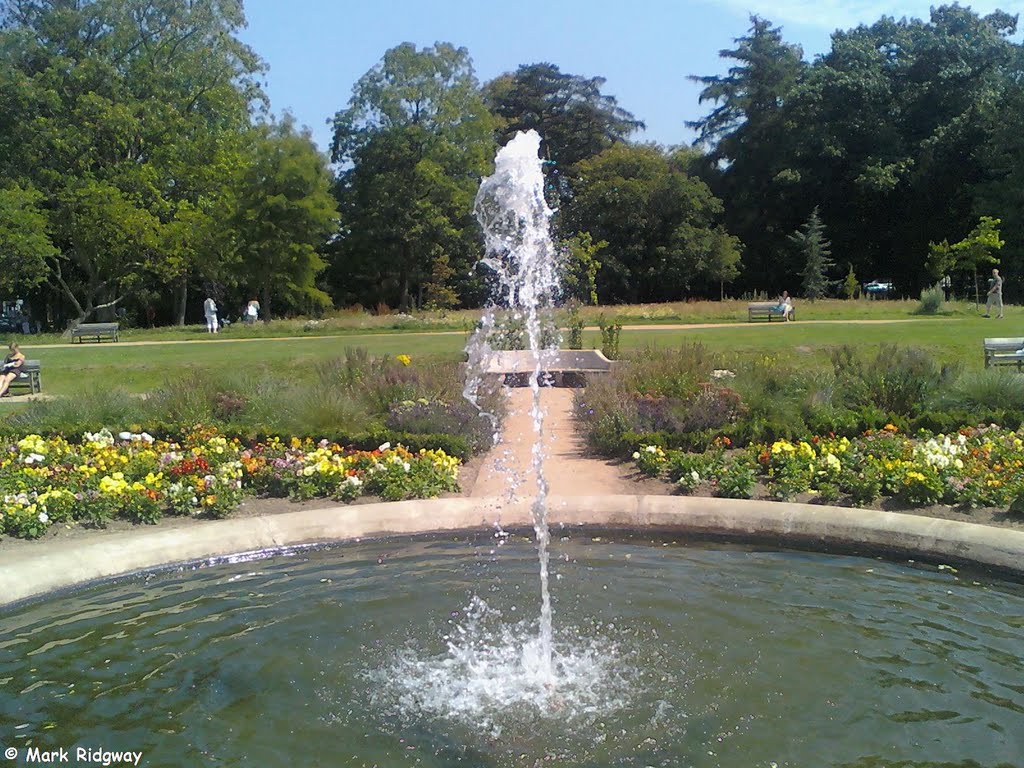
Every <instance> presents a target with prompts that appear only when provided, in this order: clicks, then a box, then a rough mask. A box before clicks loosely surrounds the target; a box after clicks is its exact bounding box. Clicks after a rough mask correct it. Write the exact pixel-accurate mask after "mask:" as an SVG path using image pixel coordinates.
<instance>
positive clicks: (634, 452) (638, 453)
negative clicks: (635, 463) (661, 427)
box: [633, 451, 640, 459]
mask: <svg viewBox="0 0 1024 768" xmlns="http://www.w3.org/2000/svg"><path fill="white" fill-rule="evenodd" d="M633 458H634V459H639V458H640V451H633Z"/></svg>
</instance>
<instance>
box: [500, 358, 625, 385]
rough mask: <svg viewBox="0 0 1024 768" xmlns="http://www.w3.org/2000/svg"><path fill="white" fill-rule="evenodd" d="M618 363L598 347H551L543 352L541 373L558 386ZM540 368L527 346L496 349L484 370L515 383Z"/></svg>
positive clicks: (581, 379) (612, 366)
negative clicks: (525, 347)
mask: <svg viewBox="0 0 1024 768" xmlns="http://www.w3.org/2000/svg"><path fill="white" fill-rule="evenodd" d="M614 367H615V361H614V360H609V359H608V358H607V357H605V356H604V354H603V353H602V352H601V350H599V349H548V350H543V351H542V352H541V353H540V369H541V375H542V376H544V377H545V378H547V377H550V379H551V380H552V381H553V383H554V384H555V386H562V385H563V384H564V383H565V377H566V374H568V375H569V377H570V380H572V379H576V380H579V381H581V382H585V381H586V376H587V375H589V374H595V373H597V374H600V373H608V371H610V370H612V368H614ZM536 368H537V363H536V360H535V359H534V356H533V352H531V351H530V350H528V349H507V350H500V351H497V352H494V353H493V354H492V355H491V356H490V358H488V360H487V363H486V365H485V366H484V369H483V372H484V373H485V374H492V375H497V376H503V377H504V379H505V383H516V382H519V381H522V380H523V379H526V378H528V377H529V375H530V374H532V373H533V372H534V371H535V370H536Z"/></svg>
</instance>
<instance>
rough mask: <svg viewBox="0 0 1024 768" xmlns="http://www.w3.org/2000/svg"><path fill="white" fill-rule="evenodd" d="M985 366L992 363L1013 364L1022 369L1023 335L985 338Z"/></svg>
mask: <svg viewBox="0 0 1024 768" xmlns="http://www.w3.org/2000/svg"><path fill="white" fill-rule="evenodd" d="M983 348H984V350H985V367H986V368H991V367H992V366H994V365H1015V366H1017V370H1018V371H1020V370H1024V337H1019V338H1007V337H1000V338H992V339H985V342H984V344H983Z"/></svg>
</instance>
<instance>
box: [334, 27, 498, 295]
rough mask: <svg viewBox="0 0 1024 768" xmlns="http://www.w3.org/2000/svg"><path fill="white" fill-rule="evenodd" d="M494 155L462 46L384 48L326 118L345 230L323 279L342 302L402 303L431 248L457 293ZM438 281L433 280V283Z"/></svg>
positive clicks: (417, 282)
mask: <svg viewBox="0 0 1024 768" xmlns="http://www.w3.org/2000/svg"><path fill="white" fill-rule="evenodd" d="M493 155H494V139H493V119H492V118H491V115H490V114H489V113H488V111H487V108H486V107H485V105H484V102H483V99H482V97H481V94H480V89H479V87H478V85H477V81H476V77H475V76H474V74H473V67H472V63H471V62H470V58H469V54H468V53H467V51H466V49H465V48H455V47H454V46H452V45H450V44H448V43H438V44H437V45H435V46H433V47H430V48H424V49H422V50H417V49H416V46H415V45H413V44H412V43H403V44H402V45H399V46H397V47H395V48H392V49H390V50H389V51H387V52H386V53H385V54H384V58H383V59H382V60H381V62H380V63H379V64H377V66H375V67H374V68H373V69H371V70H370V71H369V72H367V73H366V74H365V75H364V76H363V77H362V78H360V80H359V82H357V83H356V86H355V89H354V92H353V96H352V99H351V101H350V102H349V106H348V108H347V109H345V110H343V111H340V112H338V113H337V115H336V116H335V118H334V142H333V160H334V161H335V162H336V163H338V164H340V165H341V166H342V167H343V170H342V172H341V173H340V175H339V177H338V182H337V185H336V194H337V197H338V201H339V205H340V209H341V212H342V217H343V220H344V228H343V230H342V233H341V237H340V238H339V241H338V243H337V245H336V248H335V250H334V252H333V254H332V260H333V264H332V268H331V278H330V279H331V283H332V285H333V286H334V288H335V290H336V291H337V292H338V293H339V294H340V296H341V297H342V300H345V301H360V302H362V303H370V304H376V303H378V302H387V303H388V304H390V305H391V306H394V305H396V304H397V305H398V306H399V307H400V308H402V309H403V310H405V309H408V308H409V307H410V306H411V305H412V303H413V301H414V300H417V299H422V294H423V292H424V290H425V288H426V285H427V283H429V282H430V279H431V273H432V270H433V267H434V264H435V263H436V259H437V257H438V254H439V253H444V254H447V256H448V259H449V264H450V266H451V268H452V269H453V270H454V272H453V275H452V279H453V282H454V279H455V277H460V279H461V281H462V283H461V284H454V285H452V286H451V287H452V288H453V290H455V291H456V292H457V293H459V294H461V295H463V296H464V297H465V294H466V292H467V290H468V291H469V292H472V286H467V285H466V284H465V283H466V282H467V281H468V278H467V277H465V276H466V275H468V274H469V272H470V267H471V265H472V264H473V263H475V261H476V258H477V255H478V253H479V249H480V242H479V233H478V229H477V226H476V222H475V221H474V219H473V216H472V210H473V198H474V195H475V194H476V186H477V184H478V181H479V178H480V176H482V175H485V174H486V173H487V172H488V170H489V168H490V164H491V160H492V157H493ZM435 287H436V286H435Z"/></svg>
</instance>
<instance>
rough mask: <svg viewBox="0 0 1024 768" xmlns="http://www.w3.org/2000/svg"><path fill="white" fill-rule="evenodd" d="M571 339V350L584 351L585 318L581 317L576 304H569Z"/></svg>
mask: <svg viewBox="0 0 1024 768" xmlns="http://www.w3.org/2000/svg"><path fill="white" fill-rule="evenodd" d="M568 326H569V337H568V340H567V341H568V343H567V346H568V347H569V349H583V326H584V323H583V318H581V317H580V308H579V305H578V304H577V303H576V302H572V303H571V304H569V309H568Z"/></svg>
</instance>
